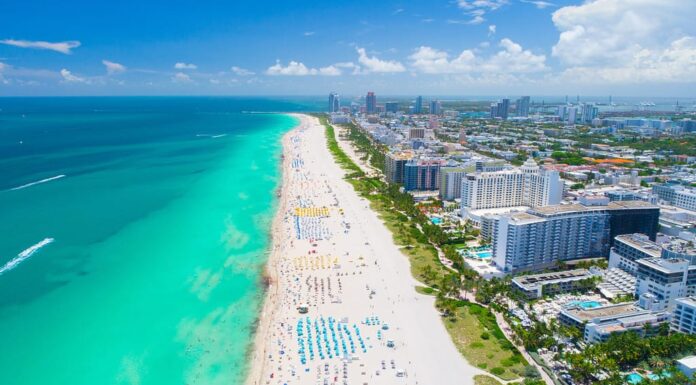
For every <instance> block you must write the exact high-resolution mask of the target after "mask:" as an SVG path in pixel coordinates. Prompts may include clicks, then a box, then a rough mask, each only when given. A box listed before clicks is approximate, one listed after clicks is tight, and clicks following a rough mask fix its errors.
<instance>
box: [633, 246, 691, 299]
mask: <svg viewBox="0 0 696 385" xmlns="http://www.w3.org/2000/svg"><path fill="white" fill-rule="evenodd" d="M636 263H637V264H638V273H637V279H636V297H638V303H639V304H640V306H641V307H642V308H644V309H649V310H653V311H659V310H673V309H674V306H675V305H676V304H675V302H674V300H675V299H677V298H680V297H686V296H687V295H694V292H693V291H694V285H695V284H696V266H690V265H689V261H687V260H685V259H681V258H673V259H666V258H645V259H639V260H638V261H636Z"/></svg>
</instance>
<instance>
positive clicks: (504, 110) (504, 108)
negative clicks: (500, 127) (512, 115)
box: [498, 99, 510, 120]
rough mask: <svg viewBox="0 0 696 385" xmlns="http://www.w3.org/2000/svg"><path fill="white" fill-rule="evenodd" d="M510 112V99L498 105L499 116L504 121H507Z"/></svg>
mask: <svg viewBox="0 0 696 385" xmlns="http://www.w3.org/2000/svg"><path fill="white" fill-rule="evenodd" d="M509 111H510V99H503V100H502V101H501V102H500V103H499V104H498V116H499V117H500V118H502V119H503V120H507V118H508V112H509Z"/></svg>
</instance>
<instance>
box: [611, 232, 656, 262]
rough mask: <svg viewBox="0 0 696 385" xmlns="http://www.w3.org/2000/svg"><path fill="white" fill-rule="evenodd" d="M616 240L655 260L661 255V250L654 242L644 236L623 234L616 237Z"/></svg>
mask: <svg viewBox="0 0 696 385" xmlns="http://www.w3.org/2000/svg"><path fill="white" fill-rule="evenodd" d="M616 240H617V241H619V242H623V243H625V244H627V245H629V246H632V247H634V248H636V249H638V250H640V251H642V252H644V253H646V254H650V255H652V256H653V257H655V258H658V257H660V255H662V248H660V246H658V245H657V244H656V243H655V242H653V241H651V240H650V238H648V236H647V235H645V234H623V235H617V236H616Z"/></svg>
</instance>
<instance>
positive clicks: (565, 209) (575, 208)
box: [533, 201, 658, 216]
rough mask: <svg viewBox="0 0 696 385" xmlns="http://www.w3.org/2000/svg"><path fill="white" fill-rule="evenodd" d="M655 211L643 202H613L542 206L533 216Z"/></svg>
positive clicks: (651, 206) (651, 205) (655, 207)
mask: <svg viewBox="0 0 696 385" xmlns="http://www.w3.org/2000/svg"><path fill="white" fill-rule="evenodd" d="M649 208H654V209H657V208H658V206H656V205H653V204H650V203H648V202H644V201H614V202H609V204H607V205H601V206H585V205H581V204H570V205H554V206H544V207H539V208H536V209H534V210H533V213H534V214H539V215H542V216H551V215H557V214H565V213H573V212H591V211H602V210H626V209H649Z"/></svg>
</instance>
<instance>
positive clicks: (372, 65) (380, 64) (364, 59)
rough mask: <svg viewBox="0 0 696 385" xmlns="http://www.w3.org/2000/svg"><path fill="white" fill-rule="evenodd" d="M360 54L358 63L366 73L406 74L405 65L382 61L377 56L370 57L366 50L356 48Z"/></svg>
mask: <svg viewBox="0 0 696 385" xmlns="http://www.w3.org/2000/svg"><path fill="white" fill-rule="evenodd" d="M356 50H357V52H358V63H360V64H361V65H362V68H363V70H364V72H375V73H390V72H404V71H406V68H405V67H404V66H403V64H401V63H399V62H398V61H394V60H380V59H378V58H377V57H376V56H372V57H369V56H367V53H366V52H365V48H359V47H358V48H356Z"/></svg>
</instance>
